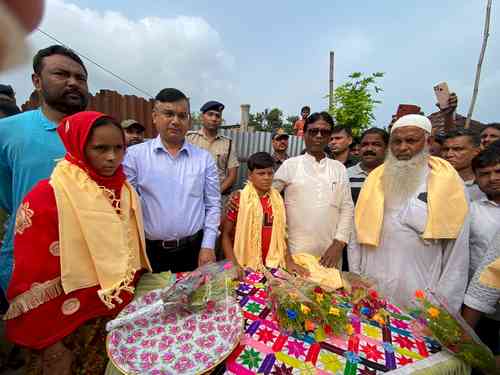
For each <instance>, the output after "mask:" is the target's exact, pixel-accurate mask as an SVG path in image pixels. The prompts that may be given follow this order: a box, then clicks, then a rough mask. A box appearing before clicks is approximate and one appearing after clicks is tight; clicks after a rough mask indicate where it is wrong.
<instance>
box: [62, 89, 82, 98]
mask: <svg viewBox="0 0 500 375" xmlns="http://www.w3.org/2000/svg"><path fill="white" fill-rule="evenodd" d="M70 94H77V95H79V96H80V97H83V96H84V95H83V93H82V92H81V91H80V90H78V89H68V90H65V91H64V93H63V96H66V95H70Z"/></svg>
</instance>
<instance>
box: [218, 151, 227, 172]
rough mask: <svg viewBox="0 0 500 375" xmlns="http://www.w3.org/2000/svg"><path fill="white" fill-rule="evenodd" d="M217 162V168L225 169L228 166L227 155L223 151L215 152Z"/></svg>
mask: <svg viewBox="0 0 500 375" xmlns="http://www.w3.org/2000/svg"><path fill="white" fill-rule="evenodd" d="M215 163H216V164H217V169H219V170H220V171H225V170H226V166H227V155H226V154H223V153H217V154H215Z"/></svg>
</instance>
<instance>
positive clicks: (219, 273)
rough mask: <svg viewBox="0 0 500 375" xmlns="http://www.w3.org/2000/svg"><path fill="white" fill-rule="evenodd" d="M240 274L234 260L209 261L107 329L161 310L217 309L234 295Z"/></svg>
mask: <svg viewBox="0 0 500 375" xmlns="http://www.w3.org/2000/svg"><path fill="white" fill-rule="evenodd" d="M236 277H237V270H236V267H234V266H233V264H232V263H231V262H227V261H222V262H217V263H210V264H206V265H204V266H203V267H200V268H198V269H196V270H195V271H193V272H191V273H189V274H187V276H186V277H184V278H182V279H181V280H179V281H177V282H176V283H174V284H173V285H171V286H169V287H167V288H165V289H161V290H160V291H159V296H160V298H157V299H156V300H154V301H151V303H149V304H147V305H145V306H143V307H141V308H140V309H138V310H136V311H134V312H133V313H130V314H128V315H126V316H120V317H117V318H116V319H114V320H112V321H110V322H109V323H108V324H107V325H106V329H107V331H108V332H109V331H111V330H113V329H115V328H117V327H119V326H122V325H125V324H127V323H129V322H131V321H134V320H136V319H138V318H147V317H148V316H152V315H155V314H158V313H159V312H163V313H164V314H169V313H170V312H172V311H176V310H186V311H188V312H191V313H193V312H196V311H199V310H201V309H203V308H205V307H208V308H209V309H210V308H214V307H215V305H216V304H217V303H219V302H221V301H226V300H227V299H228V297H229V296H233V295H234V283H233V280H234V279H235V278H236Z"/></svg>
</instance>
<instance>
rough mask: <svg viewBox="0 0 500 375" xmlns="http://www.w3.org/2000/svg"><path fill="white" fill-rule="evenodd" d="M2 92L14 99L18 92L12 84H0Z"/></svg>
mask: <svg viewBox="0 0 500 375" xmlns="http://www.w3.org/2000/svg"><path fill="white" fill-rule="evenodd" d="M0 94H3V95H7V96H9V97H11V98H12V99H14V98H15V96H16V93H15V92H14V89H13V88H12V86H11V85H3V84H0Z"/></svg>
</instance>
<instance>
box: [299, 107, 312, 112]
mask: <svg viewBox="0 0 500 375" xmlns="http://www.w3.org/2000/svg"><path fill="white" fill-rule="evenodd" d="M306 109H307V110H308V111H309V113H311V107H309V106H308V105H305V106H303V107H302V108H301V109H300V113H302V112H304V111H305V110H306Z"/></svg>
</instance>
